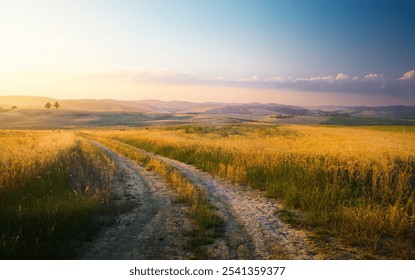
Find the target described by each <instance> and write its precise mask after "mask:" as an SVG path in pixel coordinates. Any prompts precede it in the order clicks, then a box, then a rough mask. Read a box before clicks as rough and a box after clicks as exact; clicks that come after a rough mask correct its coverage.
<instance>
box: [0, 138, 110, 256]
mask: <svg viewBox="0 0 415 280" xmlns="http://www.w3.org/2000/svg"><path fill="white" fill-rule="evenodd" d="M0 143H1V152H0V258H1V259H39V258H40V259H56V258H74V257H76V255H75V253H76V251H75V250H74V249H73V247H75V246H76V245H79V244H78V243H79V242H82V241H83V240H86V239H88V238H90V237H91V235H92V233H93V232H94V231H96V229H95V228H93V227H94V224H93V220H92V218H93V216H94V214H96V213H98V212H99V211H100V208H101V206H102V205H104V204H106V203H108V201H109V200H110V198H111V193H112V190H111V180H112V174H113V172H114V170H115V166H114V164H113V162H112V161H111V160H110V159H109V158H108V157H107V156H106V155H105V154H104V153H103V152H102V151H101V150H100V149H98V148H96V147H95V146H93V145H91V144H90V143H88V142H86V141H85V140H81V139H79V138H77V137H76V136H75V135H74V134H73V133H72V132H61V131H0Z"/></svg>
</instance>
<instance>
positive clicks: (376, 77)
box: [364, 73, 383, 79]
mask: <svg viewBox="0 0 415 280" xmlns="http://www.w3.org/2000/svg"><path fill="white" fill-rule="evenodd" d="M364 78H365V79H379V78H383V74H376V73H370V74H367V75H366V76H365V77H364Z"/></svg>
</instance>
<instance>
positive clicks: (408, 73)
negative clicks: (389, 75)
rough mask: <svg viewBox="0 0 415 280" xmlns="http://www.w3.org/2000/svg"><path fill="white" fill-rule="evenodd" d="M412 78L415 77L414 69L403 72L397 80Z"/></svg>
mask: <svg viewBox="0 0 415 280" xmlns="http://www.w3.org/2000/svg"><path fill="white" fill-rule="evenodd" d="M413 78H415V70H411V71H408V72H406V73H405V74H403V76H402V77H401V78H400V79H399V80H401V81H404V80H411V79H413Z"/></svg>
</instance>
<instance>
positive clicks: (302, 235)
mask: <svg viewBox="0 0 415 280" xmlns="http://www.w3.org/2000/svg"><path fill="white" fill-rule="evenodd" d="M119 143H121V142H119ZM124 145H127V144H124ZM135 149H137V148H135ZM137 150H139V151H140V152H142V153H144V154H146V155H148V156H150V157H154V158H157V159H159V160H161V161H163V162H165V163H166V164H168V165H170V166H173V167H175V168H177V169H178V170H180V171H181V172H182V173H183V174H184V175H186V177H187V178H188V179H189V181H191V182H192V183H193V184H195V185H196V186H199V187H200V188H202V189H204V190H205V191H206V193H207V195H208V197H209V200H210V203H211V204H213V205H214V206H215V207H216V208H217V209H218V212H219V213H220V214H222V217H223V218H224V221H225V228H226V233H227V234H229V235H232V234H233V232H234V231H233V225H242V232H244V233H247V234H248V236H244V237H243V238H242V239H245V240H251V242H252V245H253V250H254V252H253V255H252V257H253V258H255V259H280V258H283V259H365V258H367V256H365V255H364V253H362V252H360V251H358V250H357V249H356V248H350V247H348V246H345V245H344V244H342V243H341V242H339V241H338V240H335V239H334V238H331V237H325V238H324V239H321V238H318V237H316V235H315V234H313V233H312V232H309V231H306V230H303V229H302V230H298V229H294V228H292V227H290V226H289V225H287V224H285V223H284V222H282V221H281V219H280V218H279V217H278V214H279V211H280V209H282V206H281V205H280V204H279V203H278V202H277V201H276V200H275V199H270V198H267V197H266V196H265V195H264V193H263V192H261V191H258V190H255V189H252V188H248V187H246V186H240V185H238V184H235V183H231V182H229V181H228V180H223V179H218V178H216V177H214V176H212V175H210V174H209V173H206V172H203V171H200V170H198V169H196V168H195V167H194V166H192V165H189V164H185V163H183V162H179V161H176V160H173V159H169V158H166V157H162V156H159V155H155V154H153V153H150V152H147V151H145V150H142V149H137ZM235 234H240V233H237V232H236V233H235ZM231 239H232V237H231Z"/></svg>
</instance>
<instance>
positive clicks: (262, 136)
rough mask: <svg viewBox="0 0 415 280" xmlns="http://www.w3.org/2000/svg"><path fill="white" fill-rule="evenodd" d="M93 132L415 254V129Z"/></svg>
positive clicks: (336, 228)
mask: <svg viewBox="0 0 415 280" xmlns="http://www.w3.org/2000/svg"><path fill="white" fill-rule="evenodd" d="M90 133H91V134H94V135H99V136H100V137H106V138H110V139H113V140H118V141H120V142H124V143H127V144H129V145H132V146H135V147H139V148H142V149H144V150H147V151H151V152H154V153H157V154H160V155H163V156H167V157H170V158H174V159H177V160H179V161H182V162H186V163H189V164H192V165H195V166H196V167H198V168H200V169H202V170H204V171H208V172H210V173H212V174H215V175H217V176H220V177H223V178H227V179H230V180H232V181H234V182H238V183H241V184H247V185H249V186H251V187H253V188H257V189H261V190H264V191H265V192H264V195H266V196H268V197H272V198H276V199H277V200H276V201H282V202H283V205H284V206H285V208H286V209H287V211H282V212H281V214H280V216H281V218H284V219H285V220H286V221H289V222H290V223H292V224H295V225H299V226H301V227H305V228H308V229H311V230H313V231H315V232H317V233H320V234H322V235H325V234H329V235H333V236H337V237H339V238H340V239H342V240H343V241H344V242H346V243H348V244H349V245H352V246H360V247H363V248H365V249H366V250H368V251H369V252H371V253H372V254H373V255H376V254H382V255H385V256H389V257H392V258H413V257H414V256H415V255H414V242H415V223H414V222H415V212H414V210H415V192H414V189H415V130H414V129H413V128H410V127H371V128H365V127H360V128H347V127H324V126H257V125H255V126H254V125H252V126H251V125H225V126H203V125H202V126H201V125H191V126H190V125H189V126H187V125H185V126H170V127H158V128H143V129H132V130H126V131H101V132H98V131H94V132H90ZM290 209H298V210H301V211H300V213H303V214H304V215H301V214H298V212H297V211H294V212H293V211H290Z"/></svg>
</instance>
